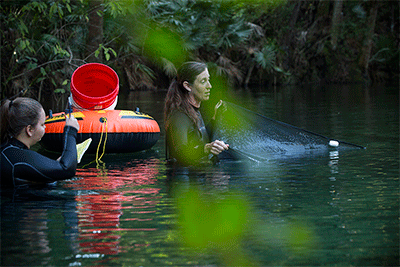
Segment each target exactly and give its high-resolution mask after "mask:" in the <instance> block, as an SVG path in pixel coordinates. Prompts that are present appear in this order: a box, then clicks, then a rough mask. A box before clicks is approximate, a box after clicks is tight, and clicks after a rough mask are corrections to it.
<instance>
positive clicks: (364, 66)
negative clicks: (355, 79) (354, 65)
mask: <svg viewBox="0 0 400 267" xmlns="http://www.w3.org/2000/svg"><path fill="white" fill-rule="evenodd" d="M378 5H379V3H378V2H377V1H372V2H371V5H370V10H369V16H368V19H367V27H368V29H367V33H366V36H365V39H364V44H363V46H362V49H361V57H360V60H359V62H358V65H359V66H360V68H361V70H362V71H363V74H364V76H365V77H367V78H369V77H368V65H369V60H370V58H371V51H372V45H373V37H374V31H375V24H376V17H377V15H378Z"/></svg>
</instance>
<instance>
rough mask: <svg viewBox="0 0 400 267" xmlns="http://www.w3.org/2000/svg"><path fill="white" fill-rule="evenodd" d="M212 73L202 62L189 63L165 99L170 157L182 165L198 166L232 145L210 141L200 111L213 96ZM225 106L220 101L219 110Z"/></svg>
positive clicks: (179, 73) (169, 158) (168, 152)
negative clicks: (221, 106)
mask: <svg viewBox="0 0 400 267" xmlns="http://www.w3.org/2000/svg"><path fill="white" fill-rule="evenodd" d="M210 90H211V84H210V74H209V73H208V69H207V65H206V64H205V63H201V62H193V61H190V62H186V63H184V64H183V65H182V66H181V67H180V68H179V69H178V73H177V77H176V79H174V81H173V82H172V83H171V85H170V87H169V89H168V93H167V96H166V100H165V110H164V112H165V114H164V116H165V118H164V119H165V130H166V135H167V138H166V145H167V148H166V149H167V160H169V161H172V162H178V163H179V164H181V165H198V164H200V163H202V162H205V161H209V159H210V158H211V157H212V155H214V156H217V155H218V154H220V153H221V152H222V151H224V150H227V149H228V148H229V145H228V144H225V143H224V142H223V141H219V140H214V141H212V142H210V137H209V133H208V132H207V129H206V127H205V125H204V121H203V118H202V116H201V113H200V111H199V108H200V105H201V102H202V101H207V100H208V99H209V97H210ZM220 105H221V101H220V102H219V103H218V104H217V106H216V110H217V109H218V107H219V106H220Z"/></svg>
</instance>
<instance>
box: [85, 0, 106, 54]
mask: <svg viewBox="0 0 400 267" xmlns="http://www.w3.org/2000/svg"><path fill="white" fill-rule="evenodd" d="M89 6H90V13H89V25H88V36H87V37H88V39H87V41H86V45H87V48H86V49H87V51H86V53H87V54H86V61H88V62H102V58H103V57H102V54H103V51H100V54H99V55H98V57H97V58H96V56H95V51H96V50H97V49H98V48H99V45H100V44H102V43H103V0H91V1H89Z"/></svg>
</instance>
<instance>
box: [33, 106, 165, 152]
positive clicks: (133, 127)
mask: <svg viewBox="0 0 400 267" xmlns="http://www.w3.org/2000/svg"><path fill="white" fill-rule="evenodd" d="M72 115H73V116H74V117H75V118H76V119H77V120H78V123H79V128H80V129H79V132H78V136H77V140H76V142H77V143H81V142H83V141H85V140H86V139H88V138H92V143H91V144H90V146H89V148H88V150H87V153H95V152H96V150H97V149H98V147H99V143H100V142H101V144H100V145H101V150H103V146H104V147H105V150H104V151H105V152H108V153H118V152H124V153H128V152H136V151H141V150H146V149H149V148H151V147H152V146H153V145H154V144H155V143H156V142H157V141H158V139H159V138H160V127H159V126H158V123H157V122H156V121H155V120H154V119H153V118H152V117H151V116H149V115H146V114H144V113H141V112H138V111H131V110H97V111H93V110H85V111H79V112H73V113H72ZM45 125H46V134H45V135H44V136H43V138H42V142H41V143H42V145H43V146H44V147H45V148H46V149H48V150H51V151H62V150H63V132H64V125H65V114H64V113H57V114H54V115H53V116H51V117H48V118H47V119H46V123H45Z"/></svg>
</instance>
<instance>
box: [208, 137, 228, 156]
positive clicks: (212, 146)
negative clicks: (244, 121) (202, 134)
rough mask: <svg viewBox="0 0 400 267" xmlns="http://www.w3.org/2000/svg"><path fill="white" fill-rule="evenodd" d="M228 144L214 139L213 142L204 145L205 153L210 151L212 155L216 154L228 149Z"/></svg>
mask: <svg viewBox="0 0 400 267" xmlns="http://www.w3.org/2000/svg"><path fill="white" fill-rule="evenodd" d="M228 149H229V145H228V144H225V143H224V141H219V140H215V141H214V142H211V143H208V144H206V145H205V146H204V152H205V153H211V154H213V155H218V154H220V153H221V152H222V151H224V150H228Z"/></svg>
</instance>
